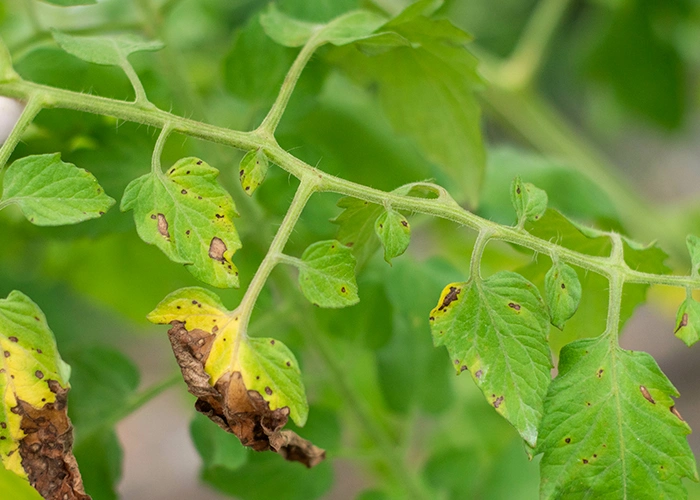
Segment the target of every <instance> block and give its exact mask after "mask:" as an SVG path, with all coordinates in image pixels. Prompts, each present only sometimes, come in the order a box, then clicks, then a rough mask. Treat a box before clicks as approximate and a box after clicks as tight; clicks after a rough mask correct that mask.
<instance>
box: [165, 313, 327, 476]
mask: <svg viewBox="0 0 700 500" xmlns="http://www.w3.org/2000/svg"><path fill="white" fill-rule="evenodd" d="M171 325H172V328H171V329H170V330H169V331H168V338H169V339H170V344H171V345H172V348H173V353H174V354H175V358H176V359H177V362H178V364H179V365H180V370H181V371H182V376H183V378H184V380H185V382H186V383H187V387H188V390H189V392H190V393H191V394H193V395H194V396H196V397H197V402H196V403H195V408H196V409H197V411H199V412H200V413H203V414H204V415H206V416H207V417H209V418H210V419H211V420H212V421H213V422H215V423H216V424H217V425H218V426H219V427H221V428H222V429H224V430H225V431H226V432H230V433H232V434H235V435H236V436H237V437H238V439H240V440H241V443H242V444H243V445H244V446H248V447H250V448H252V449H253V450H255V451H267V450H271V451H274V452H276V453H278V454H280V455H281V456H282V457H284V458H285V459H286V460H290V461H296V462H301V463H303V464H304V465H306V466H307V467H309V468H310V467H313V466H315V465H317V464H319V463H320V462H321V461H323V460H324V459H325V458H326V452H325V450H322V449H321V448H318V447H317V446H314V445H313V444H312V443H311V442H309V441H307V440H305V439H302V438H301V437H300V436H298V435H297V434H296V433H295V432H292V431H290V430H284V429H283V428H284V426H285V425H286V424H287V420H288V419H289V407H286V406H285V407H283V408H278V409H276V410H271V409H270V403H269V402H267V401H265V399H264V398H263V396H262V395H261V394H260V393H259V392H258V391H254V390H249V389H248V388H247V387H246V386H245V383H244V382H243V377H242V375H241V373H240V372H229V373H226V374H224V375H223V376H222V377H221V378H220V379H219V380H217V382H216V384H215V385H214V386H212V385H210V383H209V379H210V377H209V375H208V374H207V373H206V372H205V371H204V364H205V363H206V360H207V358H208V356H209V352H210V351H211V344H212V343H213V341H214V337H215V336H214V335H213V334H210V333H207V332H204V331H202V330H197V329H195V330H192V331H188V330H187V329H186V328H185V324H184V323H183V322H180V321H173V322H172V323H171ZM201 339H204V340H205V341H204V343H201ZM266 392H267V391H266ZM270 392H272V390H271V389H270Z"/></svg>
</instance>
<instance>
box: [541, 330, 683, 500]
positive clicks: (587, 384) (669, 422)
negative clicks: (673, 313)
mask: <svg viewBox="0 0 700 500" xmlns="http://www.w3.org/2000/svg"><path fill="white" fill-rule="evenodd" d="M672 396H673V397H677V396H678V391H676V388H675V387H673V385H672V384H671V382H670V381H669V380H668V379H667V378H666V376H665V375H664V374H663V373H662V372H661V370H660V369H659V367H658V365H657V364H656V362H655V361H654V359H653V358H652V357H651V356H649V355H648V354H646V353H643V352H635V351H626V350H624V349H621V348H619V347H618V346H617V345H615V344H611V342H610V339H609V337H608V336H607V335H603V336H601V337H598V338H595V339H585V340H578V341H576V342H572V343H571V344H569V345H567V346H565V347H564V348H563V349H562V352H561V358H560V363H559V375H558V376H557V378H556V379H554V381H553V382H552V384H551V386H550V388H549V392H548V394H547V398H546V400H545V404H544V410H545V411H544V417H543V420H542V426H541V428H540V437H541V439H540V441H539V443H538V446H537V452H538V453H544V455H543V457H542V461H541V463H540V470H541V479H542V481H541V489H540V493H541V498H543V499H550V498H588V497H590V498H611V499H612V498H685V489H684V487H683V485H682V483H681V478H682V477H689V478H691V479H695V480H697V471H696V469H695V461H694V459H693V454H692V452H691V451H690V447H689V446H688V443H687V441H686V436H687V435H688V434H690V427H688V425H687V424H686V423H685V422H684V421H683V419H682V418H681V416H680V414H679V413H678V411H677V410H676V409H675V406H674V402H673V400H672V399H671V397H672Z"/></svg>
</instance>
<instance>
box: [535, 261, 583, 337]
mask: <svg viewBox="0 0 700 500" xmlns="http://www.w3.org/2000/svg"><path fill="white" fill-rule="evenodd" d="M544 295H545V299H546V301H547V307H548V308H549V316H550V319H551V322H552V324H553V325H554V326H556V327H557V328H559V329H560V330H561V329H563V328H564V323H565V322H566V320H568V319H569V318H571V317H572V316H573V315H574V313H575V312H576V310H577V309H578V305H579V303H580V302H581V282H580V281H579V279H578V275H577V274H576V271H575V270H574V268H572V267H571V266H568V265H566V264H564V263H562V262H555V263H554V265H552V268H551V269H550V270H549V271H547V275H546V276H545V278H544Z"/></svg>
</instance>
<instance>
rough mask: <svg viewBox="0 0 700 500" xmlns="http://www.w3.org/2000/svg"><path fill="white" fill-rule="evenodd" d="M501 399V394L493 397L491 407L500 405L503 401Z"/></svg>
mask: <svg viewBox="0 0 700 500" xmlns="http://www.w3.org/2000/svg"><path fill="white" fill-rule="evenodd" d="M503 399H504V398H503V396H498V397H497V398H496V399H494V400H493V407H494V408H498V407H500V406H501V404H502V403H503Z"/></svg>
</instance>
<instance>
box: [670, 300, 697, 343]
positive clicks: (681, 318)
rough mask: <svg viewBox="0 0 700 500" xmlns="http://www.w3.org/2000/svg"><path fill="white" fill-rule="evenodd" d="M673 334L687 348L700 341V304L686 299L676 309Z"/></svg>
mask: <svg viewBox="0 0 700 500" xmlns="http://www.w3.org/2000/svg"><path fill="white" fill-rule="evenodd" d="M673 333H674V334H675V335H676V337H678V338H679V339H681V340H682V341H683V342H685V343H686V345H687V346H688V347H690V346H692V345H693V344H695V343H696V342H697V341H698V340H700V304H699V303H697V302H696V301H695V300H694V299H693V298H692V297H688V298H686V299H685V301H684V302H683V303H682V304H681V307H679V308H678V314H677V315H676V329H675V331H674V332H673Z"/></svg>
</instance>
